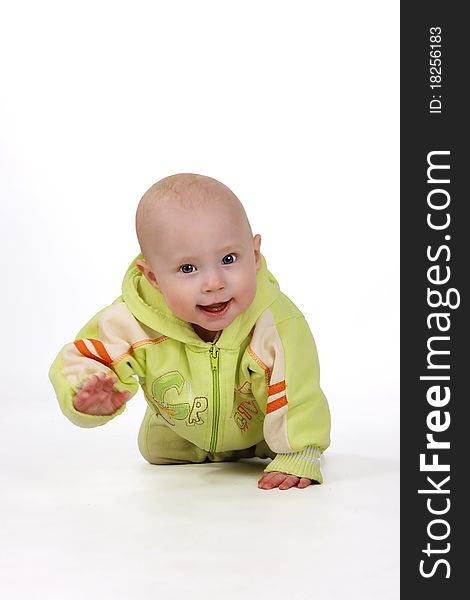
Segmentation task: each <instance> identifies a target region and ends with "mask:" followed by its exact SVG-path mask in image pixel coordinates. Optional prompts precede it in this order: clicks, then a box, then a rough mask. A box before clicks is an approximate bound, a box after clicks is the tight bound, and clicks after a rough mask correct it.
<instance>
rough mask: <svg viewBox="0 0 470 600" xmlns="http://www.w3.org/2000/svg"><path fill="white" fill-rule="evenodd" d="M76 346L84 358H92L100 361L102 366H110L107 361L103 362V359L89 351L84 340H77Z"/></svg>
mask: <svg viewBox="0 0 470 600" xmlns="http://www.w3.org/2000/svg"><path fill="white" fill-rule="evenodd" d="M74 346H75V348H76V349H77V350H78V351H79V352H80V354H81V355H82V356H85V357H86V358H91V359H92V360H96V361H98V362H99V363H101V364H102V365H105V366H108V363H107V362H106V361H105V360H103V359H102V358H98V357H97V356H95V355H94V354H92V353H91V352H90V351H89V350H88V348H87V347H86V344H85V342H84V341H83V340H75V341H74Z"/></svg>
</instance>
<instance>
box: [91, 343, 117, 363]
mask: <svg viewBox="0 0 470 600" xmlns="http://www.w3.org/2000/svg"><path fill="white" fill-rule="evenodd" d="M89 340H90V342H91V343H92V344H93V346H94V348H95V350H96V351H97V352H98V355H99V357H100V358H102V359H103V360H105V361H106V363H107V364H108V365H109V364H111V363H112V362H113V360H112V358H111V357H110V356H109V354H108V353H107V352H106V348H105V347H104V344H103V342H100V341H99V340H92V339H91V338H89Z"/></svg>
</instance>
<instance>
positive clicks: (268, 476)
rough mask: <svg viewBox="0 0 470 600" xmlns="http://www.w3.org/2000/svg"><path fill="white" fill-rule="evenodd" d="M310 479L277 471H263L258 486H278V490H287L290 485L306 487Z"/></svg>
mask: <svg viewBox="0 0 470 600" xmlns="http://www.w3.org/2000/svg"><path fill="white" fill-rule="evenodd" d="M311 483H312V480H311V479H307V478H306V477H297V476H296V475H288V474H287V473H280V472H279V471H272V472H271V473H264V475H263V476H262V477H261V479H260V480H259V481H258V487H259V488H260V489H261V490H272V489H273V488H277V487H278V488H279V489H280V490H288V489H289V488H291V487H298V488H301V489H302V488H306V487H308V486H309V485H311Z"/></svg>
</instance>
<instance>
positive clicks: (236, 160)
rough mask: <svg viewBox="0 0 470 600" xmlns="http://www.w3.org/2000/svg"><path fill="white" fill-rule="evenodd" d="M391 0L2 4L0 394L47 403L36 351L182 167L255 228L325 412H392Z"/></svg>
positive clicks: (124, 257)
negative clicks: (162, 182)
mask: <svg viewBox="0 0 470 600" xmlns="http://www.w3.org/2000/svg"><path fill="white" fill-rule="evenodd" d="M397 5H398V3H397V2H385V3H384V2H382V3H377V2H372V1H370V2H354V3H351V2H347V1H344V2H336V3H324V2H309V1H305V2H304V1H297V2H291V3H288V2H286V1H280V2H279V1H272V0H271V1H257V2H248V1H240V0H239V1H237V2H218V1H215V0H214V1H208V0H203V1H198V2H192V1H182V0H176V1H175V2H171V3H170V2H142V1H138V2H132V3H131V2H96V1H95V2H80V3H78V2H76V3H74V2H68V3H64V2H41V3H35V2H30V3H28V2H21V1H20V2H14V3H13V2H12V3H6V5H5V4H4V5H2V9H1V19H0V51H1V55H2V56H3V60H2V63H3V64H2V66H1V81H2V84H1V87H2V93H1V94H0V127H1V134H2V135H1V163H0V168H1V183H0V186H1V188H0V194H1V237H0V243H1V245H2V249H1V260H2V275H3V286H2V289H3V294H2V311H1V314H2V331H3V339H4V343H3V344H2V348H1V352H2V357H1V362H2V370H5V375H4V381H8V382H9V385H8V392H7V393H6V394H4V395H3V398H2V403H3V404H15V403H17V402H18V401H20V400H21V401H22V402H24V401H28V402H31V403H34V404H36V405H37V406H36V407H35V408H39V405H42V404H43V403H44V402H45V401H48V402H54V400H53V397H52V393H51V389H50V387H49V383H48V381H47V370H48V366H49V364H50V362H51V361H52V360H53V358H54V356H55V354H56V352H57V351H58V350H59V348H60V347H61V346H62V345H63V344H64V343H66V342H68V341H69V340H70V339H71V338H72V336H73V335H74V334H75V333H76V332H77V330H78V329H79V328H80V327H81V326H82V325H83V324H84V323H85V322H86V321H87V320H88V319H89V318H90V317H91V316H92V315H93V314H94V313H95V312H97V311H98V310H99V309H100V308H102V307H104V306H105V305H107V304H108V303H109V302H111V301H112V300H113V299H114V298H115V297H117V296H118V295H119V293H120V284H121V279H122V275H123V272H124V270H125V268H126V267H127V265H128V264H129V263H130V261H131V259H132V258H133V256H134V255H135V254H136V253H137V251H138V246H137V241H136V237H135V233H134V213H135V208H136V205H137V202H138V200H139V199H140V197H141V195H142V194H143V192H144V191H145V190H146V189H147V188H148V187H149V186H150V185H151V184H152V183H153V182H155V181H156V180H158V179H160V178H161V177H164V176H166V175H169V174H171V173H176V172H181V171H192V172H199V173H203V174H207V175H211V176H213V177H215V178H218V179H220V180H222V181H223V182H225V183H226V184H227V185H228V186H229V187H231V188H232V189H233V190H234V191H235V193H236V194H237V195H238V196H239V197H240V199H241V200H242V202H243V203H244V205H245V207H246V210H247V213H248V215H249V218H250V220H251V222H252V226H253V230H254V232H256V233H261V235H262V239H263V242H262V249H263V252H264V254H265V256H266V258H267V261H268V265H269V268H270V269H271V271H272V272H273V273H274V274H275V276H276V277H277V278H278V280H279V282H280V284H281V287H282V288H283V290H284V291H285V292H286V293H287V294H288V295H290V296H291V297H292V299H293V300H294V301H295V302H296V303H297V304H298V305H299V307H300V308H301V309H302V310H303V311H304V313H305V314H306V316H307V318H308V320H309V322H310V325H311V328H312V330H313V332H314V335H315V338H316V341H317V345H318V350H319V355H320V362H321V367H322V384H323V387H324V389H325V392H326V393H327V395H328V397H329V399H330V402H331V405H332V412H333V414H334V418H335V421H334V426H336V428H337V427H339V426H340V425H341V423H342V422H343V419H344V423H345V424H346V423H349V426H351V421H350V419H351V418H353V419H361V420H366V421H367V420H369V419H372V420H373V421H374V424H383V425H384V426H388V425H390V424H392V425H393V426H394V427H395V426H396V423H397V413H398V407H397V403H398V398H397V379H398V352H397V345H398V260H399V253H398V173H399V161H398V141H399V140H398V128H399V125H398V119H399V115H398V95H399V85H398V57H397V53H398V46H397V44H398V9H397ZM6 376H8V377H6ZM24 378H27V380H28V381H30V382H31V384H30V385H29V386H28V391H29V392H31V391H32V390H34V393H33V394H31V393H30V394H28V397H27V400H26V399H25V398H24V389H23V386H22V385H19V386H18V385H17V383H18V382H20V381H24ZM346 417H347V418H346ZM333 431H334V430H333Z"/></svg>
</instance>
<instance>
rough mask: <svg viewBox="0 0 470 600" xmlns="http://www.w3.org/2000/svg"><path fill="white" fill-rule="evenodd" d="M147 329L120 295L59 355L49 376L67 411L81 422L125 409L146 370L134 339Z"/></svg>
mask: <svg viewBox="0 0 470 600" xmlns="http://www.w3.org/2000/svg"><path fill="white" fill-rule="evenodd" d="M146 337H147V335H146V333H145V332H144V331H143V330H142V328H141V327H140V324H139V323H138V321H136V319H135V318H134V317H133V316H132V315H131V313H130V312H129V310H128V309H127V307H126V305H125V304H124V303H123V302H122V301H120V299H119V300H118V301H117V302H115V303H114V304H112V305H111V306H108V307H107V308H105V309H104V310H102V311H100V312H99V313H98V314H97V315H95V317H93V319H91V321H89V322H88V323H87V324H86V325H85V327H84V328H83V329H82V330H81V331H80V332H79V333H78V335H77V337H76V339H75V340H74V341H73V342H71V343H69V344H66V345H65V346H64V347H63V348H62V350H61V351H60V352H59V354H58V355H57V357H56V359H55V361H54V363H53V365H52V366H51V369H50V371H49V376H50V379H51V382H52V384H53V386H54V388H55V391H56V394H57V399H58V401H59V405H60V408H61V410H62V412H63V413H64V415H65V416H66V417H67V418H68V419H70V421H72V423H75V424H76V425H78V426H80V427H97V426H99V425H104V424H105V423H107V422H108V421H110V420H111V419H113V418H114V417H116V416H118V415H119V414H121V413H122V412H123V410H124V409H125V405H126V402H127V401H128V400H129V399H130V398H131V396H133V395H134V394H135V393H136V392H137V391H138V389H139V382H138V381H137V380H136V376H138V377H143V376H144V370H143V367H142V366H141V365H140V363H139V362H138V360H137V359H136V358H135V356H134V354H133V351H132V345H133V344H134V343H137V342H139V340H142V339H145V338H146Z"/></svg>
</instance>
